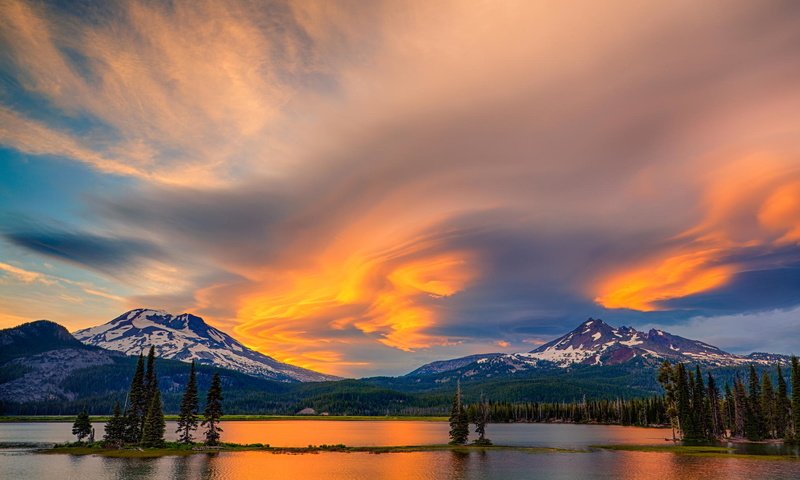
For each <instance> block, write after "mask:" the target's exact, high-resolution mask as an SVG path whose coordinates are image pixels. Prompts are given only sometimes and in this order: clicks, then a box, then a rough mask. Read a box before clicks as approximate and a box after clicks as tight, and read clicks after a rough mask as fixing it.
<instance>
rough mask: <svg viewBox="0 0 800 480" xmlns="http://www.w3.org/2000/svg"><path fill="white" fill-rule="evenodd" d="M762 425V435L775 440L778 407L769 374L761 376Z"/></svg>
mask: <svg viewBox="0 0 800 480" xmlns="http://www.w3.org/2000/svg"><path fill="white" fill-rule="evenodd" d="M760 408H761V416H762V420H761V424H762V426H763V431H762V434H763V435H764V436H766V437H767V438H775V431H776V430H777V427H776V425H775V418H776V416H777V406H776V401H775V391H774V390H773V388H772V380H771V379H770V378H769V375H768V374H767V372H764V373H762V374H761V399H760Z"/></svg>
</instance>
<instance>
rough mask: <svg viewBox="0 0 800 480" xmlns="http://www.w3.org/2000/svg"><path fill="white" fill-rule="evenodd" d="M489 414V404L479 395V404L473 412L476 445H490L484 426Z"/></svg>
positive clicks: (487, 421)
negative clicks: (476, 436) (476, 435)
mask: <svg viewBox="0 0 800 480" xmlns="http://www.w3.org/2000/svg"><path fill="white" fill-rule="evenodd" d="M490 414H491V411H490V409H489V402H488V401H487V400H486V397H484V396H483V394H481V399H480V402H479V403H478V405H477V408H476V411H475V433H477V434H478V439H477V440H475V444H476V445H491V444H492V441H491V440H489V439H488V438H486V424H487V423H489V417H490Z"/></svg>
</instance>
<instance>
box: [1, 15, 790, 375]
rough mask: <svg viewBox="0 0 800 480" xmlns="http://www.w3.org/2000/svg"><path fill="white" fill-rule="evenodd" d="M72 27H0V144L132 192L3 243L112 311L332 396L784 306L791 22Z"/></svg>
mask: <svg viewBox="0 0 800 480" xmlns="http://www.w3.org/2000/svg"><path fill="white" fill-rule="evenodd" d="M76 8H77V9H78V10H76V11H72V12H67V11H64V9H59V8H56V7H54V6H51V5H40V4H26V3H22V2H7V3H5V4H3V9H4V11H3V12H2V13H4V15H3V16H2V18H3V20H0V21H2V22H3V23H2V25H1V26H2V28H0V31H2V32H3V33H2V40H0V41H2V42H3V47H4V51H5V53H4V54H3V57H2V63H1V64H0V65H2V67H3V69H4V74H5V77H6V78H11V79H13V80H14V81H13V82H7V83H6V84H3V90H2V93H3V96H2V97H0V98H2V99H3V104H4V107H3V108H4V110H2V111H0V112H3V113H2V115H4V116H5V117H4V118H6V119H7V120H8V122H7V125H6V126H4V127H3V128H0V135H2V137H0V140H1V141H2V142H3V143H4V144H5V145H7V146H10V147H12V148H16V149H18V150H20V151H24V152H28V153H31V154H49V155H57V156H64V157H68V158H71V159H73V160H77V161H80V162H83V163H88V164H90V165H93V166H94V168H96V169H97V170H98V171H99V172H102V173H114V174H121V175H128V176H132V177H134V178H136V179H137V183H136V184H135V185H134V186H132V187H128V188H125V189H121V190H120V191H119V192H116V193H115V194H113V195H108V194H105V193H104V194H103V195H102V196H101V195H99V194H93V193H92V192H87V195H86V198H85V201H86V204H85V206H84V207H85V217H84V219H83V221H84V222H85V223H86V225H76V226H74V228H72V227H71V228H69V229H66V232H56V233H52V232H51V233H48V234H46V235H45V234H41V233H38V232H34V233H33V234H32V233H30V232H23V231H19V232H16V235H17V236H16V237H14V236H9V237H8V240H10V241H12V242H14V244H15V245H18V246H23V247H24V248H25V249H26V251H35V252H38V253H39V254H42V255H46V256H49V257H53V258H59V259H61V260H64V261H67V262H71V263H72V264H75V265H81V266H84V267H85V268H89V269H97V270H100V271H103V272H104V273H105V274H107V275H108V276H109V277H110V278H112V279H113V280H114V281H115V282H117V283H118V285H120V290H123V289H124V290H125V293H124V297H125V300H126V302H128V303H131V304H133V303H152V304H158V305H153V306H157V307H163V308H169V309H173V308H179V309H182V310H184V309H185V310H192V311H196V312H197V313H199V314H202V315H205V316H207V317H208V318H209V320H210V321H211V322H212V323H214V324H216V325H219V326H222V327H224V328H226V329H228V330H230V331H232V332H233V333H234V334H235V335H236V336H237V337H239V338H241V339H242V340H243V341H244V342H245V343H247V344H248V345H251V346H254V347H256V348H259V349H261V350H262V351H264V352H265V353H268V354H270V355H273V356H275V357H277V358H279V359H282V360H287V361H292V362H296V363H298V364H302V365H304V366H309V367H313V368H318V369H321V370H325V371H331V372H334V373H340V374H358V373H399V372H403V371H408V370H411V369H412V367H413V365H411V363H413V362H422V361H427V360H431V359H435V358H437V357H447V356H456V355H458V354H466V353H478V352H481V351H492V350H496V348H497V345H496V344H495V343H494V342H497V341H498V340H497V339H498V338H501V339H503V340H500V341H505V342H509V343H510V344H511V345H510V346H509V348H511V346H519V347H520V348H524V349H530V345H523V344H524V342H526V341H528V342H540V341H541V340H542V339H546V338H549V336H551V335H558V334H560V333H563V332H564V331H565V330H567V329H569V328H572V327H573V326H574V324H575V323H577V322H579V321H582V320H584V319H585V318H586V317H588V316H590V315H594V316H597V315H602V316H605V317H606V318H608V319H609V320H610V321H612V322H613V321H614V320H613V317H617V318H620V319H630V320H635V321H637V322H645V321H648V322H655V321H663V322H665V323H679V322H681V321H682V320H685V319H686V318H687V317H698V318H699V316H700V315H702V316H703V317H702V318H707V317H711V316H714V315H718V314H720V313H731V312H730V311H724V312H723V311H721V310H720V308H721V307H722V305H723V304H728V305H733V306H732V307H730V308H733V309H736V313H742V314H744V313H745V312H747V313H748V314H754V313H752V312H753V311H756V310H759V311H760V310H763V309H765V308H767V309H768V308H775V307H776V306H778V305H779V306H780V307H781V308H784V307H791V306H792V305H790V304H791V300H790V295H788V293H787V292H789V291H790V289H791V287H792V286H793V285H795V283H794V282H796V278H795V275H794V273H791V272H793V270H792V269H793V268H794V266H795V265H797V263H798V260H800V258H798V252H797V249H796V242H797V231H796V224H797V220H798V218H800V217H798V208H797V205H798V194H797V192H798V190H797V185H798V182H799V181H800V174H798V170H797V168H796V167H795V165H796V164H797V158H798V157H797V153H798V152H800V145H799V144H798V140H797V139H798V138H800V136H798V135H797V134H798V133H799V132H798V131H797V129H798V126H797V122H796V112H797V111H798V110H800V91H798V89H797V87H796V85H798V84H800V63H798V62H797V55H796V51H797V46H798V44H800V34H798V32H800V28H798V27H800V16H798V12H797V9H793V8H787V7H786V6H785V5H783V4H780V3H775V4H769V6H764V4H759V5H756V4H753V3H750V2H732V3H729V4H727V5H726V6H725V8H720V7H719V6H718V5H713V4H702V5H698V4H697V3H696V2H694V3H692V2H671V3H669V4H663V5H658V6H652V5H648V6H646V7H644V6H642V5H640V4H638V3H636V2H619V3H615V4H613V5H607V4H604V5H600V4H597V5H594V4H588V5H587V4H581V5H580V6H578V5H576V4H571V3H569V2H565V3H559V4H558V5H552V4H545V3H539V2H504V3H502V4H497V3H481V2H475V3H464V2H419V3H411V4H402V5H400V4H394V3H392V2H387V3H383V2H370V3H369V4H364V3H363V2H359V3H357V4H346V3H345V4H342V3H335V4H332V3H330V2H319V3H315V2H310V3H308V2H303V3H302V4H299V3H283V2H270V3H268V4H253V3H249V2H241V3H239V2H233V3H230V4H228V5H226V6H225V8H223V7H222V6H220V4H218V3H215V2H192V3H184V2H174V3H170V4H164V5H162V4H143V3H136V2H122V3H120V4H119V5H116V6H112V7H107V8H102V9H101V8H96V9H95V8H87V7H76ZM12 94H14V95H12ZM17 94H18V95H17ZM11 98H14V100H11ZM4 123H5V122H4ZM73 230H74V233H70V232H73ZM80 232H91V233H89V234H87V233H80ZM120 270H123V271H124V270H128V271H129V275H121V274H120V273H119V271H120ZM789 271H791V272H790V273H786V272H789ZM781 272H783V274H782V273H781ZM759 279H767V280H766V281H768V282H769V283H770V284H772V285H775V286H776V288H774V289H773V291H780V292H782V293H780V295H773V294H772V293H770V292H766V291H752V286H753V284H754V282H756V283H757V282H758V281H759ZM748 288H749V289H751V290H750V293H748V295H747V296H748V298H750V299H751V300H752V301H751V302H749V303H746V302H738V303H737V302H734V301H732V299H733V298H734V297H736V296H737V295H738V296H742V291H743V290H744V289H748ZM713 295H719V297H716V298H715V297H713ZM136 306H139V305H136ZM609 317H612V318H609ZM703 321H704V320H697V321H696V322H695V321H693V322H695V323H692V325H700V324H701V323H702V322H703ZM698 333H702V332H701V331H700V330H698Z"/></svg>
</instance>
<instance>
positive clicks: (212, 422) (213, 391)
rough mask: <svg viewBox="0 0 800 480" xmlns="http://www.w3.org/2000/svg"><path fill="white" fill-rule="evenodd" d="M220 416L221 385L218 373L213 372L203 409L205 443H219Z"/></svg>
mask: <svg viewBox="0 0 800 480" xmlns="http://www.w3.org/2000/svg"><path fill="white" fill-rule="evenodd" d="M221 417H222V385H221V383H220V379H219V373H215V374H214V377H213V378H212V379H211V386H210V387H209V388H208V396H207V397H206V408H205V410H204V411H203V423H202V424H201V425H202V426H204V427H207V428H206V445H217V444H219V438H220V432H221V431H222V429H221V428H220V427H219V421H220V418H221Z"/></svg>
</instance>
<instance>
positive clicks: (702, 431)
mask: <svg viewBox="0 0 800 480" xmlns="http://www.w3.org/2000/svg"><path fill="white" fill-rule="evenodd" d="M705 400H706V387H705V385H704V384H703V373H702V372H701V371H700V366H699V365H695V373H694V385H693V387H692V413H693V414H694V418H695V420H694V424H695V425H696V427H697V432H696V438H698V439H705V438H708V431H709V430H710V428H709V426H708V424H709V423H710V420H711V419H710V418H709V413H708V412H709V410H708V406H707V405H706V402H705Z"/></svg>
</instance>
